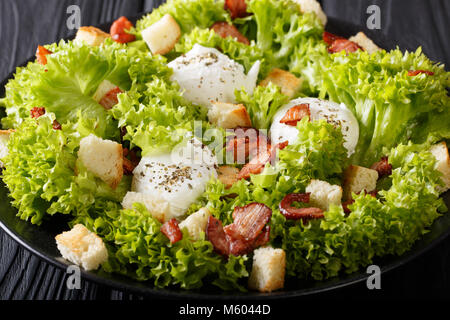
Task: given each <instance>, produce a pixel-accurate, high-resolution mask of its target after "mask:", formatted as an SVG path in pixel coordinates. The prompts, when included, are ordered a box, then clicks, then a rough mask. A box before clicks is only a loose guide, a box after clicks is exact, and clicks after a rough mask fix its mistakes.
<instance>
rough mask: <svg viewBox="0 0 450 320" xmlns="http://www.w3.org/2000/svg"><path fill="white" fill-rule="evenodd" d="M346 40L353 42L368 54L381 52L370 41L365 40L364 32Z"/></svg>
mask: <svg viewBox="0 0 450 320" xmlns="http://www.w3.org/2000/svg"><path fill="white" fill-rule="evenodd" d="M348 40H350V41H353V42H355V43H356V44H358V45H359V46H360V47H361V48H363V49H364V50H365V51H367V52H368V53H369V54H372V53H374V52H376V51H379V50H381V49H380V48H379V47H378V46H377V45H376V44H375V43H374V42H373V41H372V40H371V39H369V38H367V36H366V35H365V34H364V32H358V33H357V34H355V35H354V36H352V37H350V38H349V39H348Z"/></svg>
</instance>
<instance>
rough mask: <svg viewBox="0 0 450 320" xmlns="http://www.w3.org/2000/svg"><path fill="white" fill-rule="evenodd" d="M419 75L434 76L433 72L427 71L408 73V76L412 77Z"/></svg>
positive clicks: (411, 71) (410, 71)
mask: <svg viewBox="0 0 450 320" xmlns="http://www.w3.org/2000/svg"><path fill="white" fill-rule="evenodd" d="M420 73H425V74H427V75H429V76H432V75H434V72H433V71H428V70H409V71H408V76H410V77H414V76H417V75H418V74H420Z"/></svg>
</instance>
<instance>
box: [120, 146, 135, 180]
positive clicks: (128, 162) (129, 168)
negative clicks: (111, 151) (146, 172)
mask: <svg viewBox="0 0 450 320" xmlns="http://www.w3.org/2000/svg"><path fill="white" fill-rule="evenodd" d="M127 156H129V157H130V159H128V158H126V157H127ZM138 164H139V159H138V157H137V155H136V152H135V151H134V150H128V149H127V148H123V174H124V175H126V176H131V175H133V170H134V168H136V167H137V165H138Z"/></svg>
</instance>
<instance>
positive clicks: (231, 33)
mask: <svg viewBox="0 0 450 320" xmlns="http://www.w3.org/2000/svg"><path fill="white" fill-rule="evenodd" d="M211 29H212V30H214V32H215V33H217V34H218V35H219V36H221V37H222V38H226V37H232V38H234V39H236V41H238V42H241V43H243V44H246V45H249V44H250V41H249V40H248V39H247V38H246V37H245V36H244V35H243V34H242V33H240V32H239V30H238V29H237V28H236V27H235V26H234V25H232V24H228V23H226V22H224V21H221V22H216V23H214V24H213V25H212V27H211Z"/></svg>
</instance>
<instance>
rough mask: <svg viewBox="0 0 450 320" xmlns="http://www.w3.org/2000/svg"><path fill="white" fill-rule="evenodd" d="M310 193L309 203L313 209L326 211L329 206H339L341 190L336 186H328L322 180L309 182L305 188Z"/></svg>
mask: <svg viewBox="0 0 450 320" xmlns="http://www.w3.org/2000/svg"><path fill="white" fill-rule="evenodd" d="M306 192H309V193H310V200H309V203H310V204H311V205H312V206H313V207H317V208H320V209H322V210H324V211H327V210H328V209H329V208H330V205H332V204H335V205H340V204H341V200H342V188H341V186H338V185H332V184H329V183H328V182H326V181H322V180H314V179H313V180H311V182H310V183H309V184H308V186H307V187H306Z"/></svg>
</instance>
